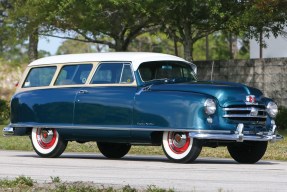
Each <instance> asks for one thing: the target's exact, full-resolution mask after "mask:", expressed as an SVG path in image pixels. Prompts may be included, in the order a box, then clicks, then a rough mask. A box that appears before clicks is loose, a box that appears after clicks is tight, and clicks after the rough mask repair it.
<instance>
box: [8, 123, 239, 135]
mask: <svg viewBox="0 0 287 192" xmlns="http://www.w3.org/2000/svg"><path fill="white" fill-rule="evenodd" d="M10 126H11V127H17V128H22V127H23V128H26V127H38V128H58V129H91V130H111V131H131V130H132V131H181V132H196V133H221V134H231V133H232V132H234V131H229V130H201V129H196V128H188V129H187V128H185V129H180V128H169V127H156V126H150V127H141V126H132V125H131V126H113V127H112V126H101V125H99V126H95V125H73V124H64V125H59V124H38V123H19V124H18V123H17V124H10Z"/></svg>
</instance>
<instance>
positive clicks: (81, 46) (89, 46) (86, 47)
mask: <svg viewBox="0 0 287 192" xmlns="http://www.w3.org/2000/svg"><path fill="white" fill-rule="evenodd" d="M78 38H79V39H81V37H78ZM108 49H109V48H108V47H107V46H106V45H101V44H97V43H87V42H81V41H76V40H71V39H68V40H65V41H64V42H63V43H62V45H60V46H59V48H58V50H57V52H56V55H63V54H73V53H95V52H104V51H107V50H108Z"/></svg>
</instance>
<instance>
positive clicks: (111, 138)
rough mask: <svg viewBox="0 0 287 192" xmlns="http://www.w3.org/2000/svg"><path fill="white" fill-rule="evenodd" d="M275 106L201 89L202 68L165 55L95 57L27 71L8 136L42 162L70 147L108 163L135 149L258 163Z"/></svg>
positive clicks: (254, 96) (240, 88)
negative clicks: (23, 142) (214, 153)
mask: <svg viewBox="0 0 287 192" xmlns="http://www.w3.org/2000/svg"><path fill="white" fill-rule="evenodd" d="M277 113H278V108H277V105H276V104H275V103H274V101H272V100H271V99H269V98H266V97H264V96H263V94H262V92H261V91H259V90H258V89H255V88H251V87H248V86H246V85H243V84H239V83H229V82H215V81H206V82H201V81H198V80H197V78H196V66H195V65H194V64H192V63H189V62H187V61H185V60H184V59H181V58H179V57H175V56H171V55H166V54H159V53H128V52H127V53H93V54H74V55H61V56H52V57H47V58H42V59H39V60H36V61H34V62H32V63H31V64H29V65H28V67H27V69H26V71H25V73H24V76H23V79H22V80H21V81H20V83H19V87H18V89H17V91H16V93H15V95H14V96H13V98H12V100H11V123H10V124H9V125H8V126H7V127H5V128H4V130H3V132H4V135H5V136H8V135H29V136H30V138H31V141H32V145H33V148H34V150H35V151H36V153H37V154H38V155H39V156H41V157H58V156H60V155H61V154H62V153H63V152H64V150H65V148H66V146H67V143H68V141H77V142H79V143H84V142H89V141H96V142H97V145H98V148H99V150H100V151H101V153H102V154H103V155H104V156H106V157H107V158H121V157H123V156H124V155H126V154H127V153H128V152H129V150H130V148H131V146H132V145H162V148H163V151H164V153H165V154H166V156H167V157H168V159H170V160H172V161H174V162H179V163H187V162H192V161H194V160H195V159H196V158H197V157H198V155H199V154H200V152H201V149H202V147H218V146H227V149H228V151H229V153H230V155H231V156H232V158H234V159H235V160H236V161H237V162H239V163H256V162H257V161H259V160H260V159H261V158H262V157H263V155H264V153H265V151H266V148H267V144H268V141H276V140H280V139H282V136H280V135H277V134H276V125H275V121H274V118H275V117H276V114H277Z"/></svg>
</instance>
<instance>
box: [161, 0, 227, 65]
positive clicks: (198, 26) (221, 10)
mask: <svg viewBox="0 0 287 192" xmlns="http://www.w3.org/2000/svg"><path fill="white" fill-rule="evenodd" d="M165 3H166V8H165V9H163V10H162V11H163V12H162V13H161V14H162V15H163V17H162V19H163V23H164V31H166V32H167V33H168V34H170V36H174V37H175V38H176V39H178V41H180V42H181V43H182V44H183V46H184V58H185V59H187V60H191V59H192V53H193V44H194V43H195V42H196V41H197V40H199V39H201V38H203V37H205V36H206V35H209V34H211V33H213V32H215V31H218V30H220V29H221V28H223V27H224V26H223V25H224V23H225V22H226V20H228V18H227V17H228V15H227V14H226V12H227V7H226V5H225V3H221V1H218V0H168V1H167V2H165Z"/></svg>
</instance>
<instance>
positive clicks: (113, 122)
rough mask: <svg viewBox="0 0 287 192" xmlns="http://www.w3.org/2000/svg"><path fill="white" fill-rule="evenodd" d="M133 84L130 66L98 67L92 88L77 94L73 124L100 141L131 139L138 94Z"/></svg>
mask: <svg viewBox="0 0 287 192" xmlns="http://www.w3.org/2000/svg"><path fill="white" fill-rule="evenodd" d="M133 84H134V76H133V73H132V70H131V67H130V64H128V63H123V62H113V63H101V64H99V66H98V68H97V70H96V72H95V74H94V76H93V78H92V80H91V82H90V84H89V86H85V87H82V88H81V90H80V91H79V92H78V93H77V95H76V99H75V112H74V125H75V126H79V127H83V128H86V130H87V131H86V132H82V133H81V134H84V135H85V137H87V136H90V137H93V138H94V139H96V140H98V141H99V140H101V139H104V140H105V141H107V139H111V141H114V140H126V139H129V138H130V128H131V124H132V115H133V103H134V96H135V92H136V86H133Z"/></svg>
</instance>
